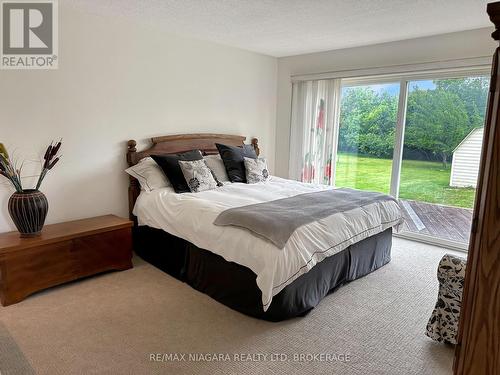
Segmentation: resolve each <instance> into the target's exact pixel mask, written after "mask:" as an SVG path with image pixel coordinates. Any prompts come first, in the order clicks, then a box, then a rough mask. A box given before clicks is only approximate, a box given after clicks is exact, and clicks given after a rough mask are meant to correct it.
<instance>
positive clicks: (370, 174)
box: [335, 153, 475, 208]
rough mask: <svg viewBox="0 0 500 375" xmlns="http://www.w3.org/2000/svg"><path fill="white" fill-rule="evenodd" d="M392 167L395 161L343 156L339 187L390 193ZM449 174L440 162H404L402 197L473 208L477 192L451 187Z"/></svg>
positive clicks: (339, 162)
mask: <svg viewBox="0 0 500 375" xmlns="http://www.w3.org/2000/svg"><path fill="white" fill-rule="evenodd" d="M391 168H392V160H388V159H377V158H372V157H364V156H357V155H355V154H346V153H340V154H339V155H338V164H337V174H336V178H335V181H336V185H337V186H345V187H352V188H356V189H361V190H373V191H380V192H384V193H389V187H390V181H391ZM450 171H451V165H448V166H447V167H444V166H443V164H442V163H439V162H429V161H417V160H404V161H403V164H402V167H401V186H400V189H399V197H400V198H405V199H413V200H418V201H422V202H428V203H439V204H444V205H447V206H456V207H466V208H472V207H473V204H474V195H475V189H473V188H453V187H450V186H449V183H450Z"/></svg>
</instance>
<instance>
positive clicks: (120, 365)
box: [0, 239, 453, 375]
mask: <svg viewBox="0 0 500 375" xmlns="http://www.w3.org/2000/svg"><path fill="white" fill-rule="evenodd" d="M445 252H447V251H445V250H443V249H440V248H436V247H432V246H427V245H422V244H418V243H415V242H410V241H406V240H402V239H395V244H394V249H393V260H392V262H391V263H390V264H389V265H387V266H385V267H383V268H382V269H380V270H378V271H376V272H375V273H373V274H371V275H368V276H367V277H364V278H362V279H360V280H357V281H354V282H352V283H351V284H349V285H346V286H344V287H342V288H340V289H339V290H338V291H337V292H336V293H334V294H332V295H330V296H328V297H326V298H325V299H324V300H323V301H322V303H321V304H320V305H319V306H318V307H316V309H314V310H313V311H312V312H311V313H310V314H309V315H308V316H306V317H305V318H297V319H293V320H290V321H286V322H282V323H269V322H263V321H259V320H256V319H253V318H249V317H247V316H244V315H241V314H239V313H237V312H235V311H232V310H230V309H229V308H226V307H225V306H223V305H221V304H219V303H217V302H215V301H213V300H212V299H211V298H209V297H207V296H205V295H204V294H201V293H199V292H197V291H195V290H193V289H191V288H190V287H189V286H187V285H186V284H183V283H181V282H179V281H177V280H175V279H173V278H171V277H170V276H168V275H166V274H164V273H163V272H161V271H159V270H157V269H155V268H154V267H152V266H150V265H149V264H147V263H144V262H142V261H139V260H137V261H136V262H135V264H136V267H135V268H134V269H132V270H128V271H124V272H117V273H109V274H105V275H101V276H97V277H93V278H89V279H86V280H83V281H79V282H75V283H72V284H69V285H66V286H62V287H58V288H53V289H51V290H49V291H46V292H42V293H38V294H36V295H34V296H32V297H30V298H28V299H27V300H25V301H23V302H21V303H19V304H17V305H13V306H9V307H5V308H2V307H0V322H2V323H3V324H4V325H5V326H6V327H7V329H8V331H9V332H10V334H11V335H12V337H13V338H14V339H15V341H16V343H17V345H18V347H19V348H20V350H21V351H22V352H23V354H24V356H25V357H26V358H27V359H28V361H29V362H30V364H31V366H32V367H33V368H34V369H35V371H36V372H37V373H39V374H50V375H57V374H89V373H105V374H155V373H158V374H216V373H220V374H267V373H272V374H432V375H439V374H450V373H451V366H452V359H453V348H451V347H449V346H445V345H442V344H438V343H435V342H433V341H431V340H430V339H429V338H427V337H426V336H424V330H425V325H426V322H427V319H428V317H429V314H430V313H431V311H432V309H433V306H434V303H435V298H436V293H437V281H436V277H435V271H436V267H437V264H438V261H439V259H440V258H441V256H442V255H443V254H444V253H445ZM153 353H164V354H167V355H168V354H175V353H179V355H178V356H177V358H176V357H175V356H174V355H172V356H170V357H168V356H163V357H161V356H160V359H163V360H164V361H163V362H153V361H151V360H150V355H151V354H153ZM181 353H182V354H185V355H186V358H185V360H184V361H183V360H182V358H181V355H180V354H181ZM190 353H191V354H192V355H195V354H200V353H201V354H203V355H205V354H207V353H216V354H219V355H222V357H219V359H220V361H208V360H209V359H214V358H213V357H212V356H204V357H203V358H201V359H203V360H198V361H193V360H191V361H189V357H188V355H189V354H190ZM238 354H251V355H253V357H243V356H239V358H238V357H237V356H236V355H238ZM272 354H275V356H274V357H272V358H271V355H272ZM301 354H302V355H310V356H312V355H315V354H316V358H314V359H313V360H310V359H311V358H310V357H309V358H306V359H307V361H297V359H298V358H297V357H295V356H299V355H301ZM320 354H322V355H323V358H321V357H318V355H320ZM326 355H328V357H326ZM345 355H348V356H349V357H348V359H349V360H348V361H346V360H344V361H338V360H335V359H336V358H337V359H338V358H340V359H342V357H343V356H345ZM198 359H200V358H198ZM251 359H253V361H250V360H251ZM303 359H304V358H303Z"/></svg>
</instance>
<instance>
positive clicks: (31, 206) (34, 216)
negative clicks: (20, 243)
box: [9, 189, 49, 237]
mask: <svg viewBox="0 0 500 375" xmlns="http://www.w3.org/2000/svg"><path fill="white" fill-rule="evenodd" d="M48 210H49V203H48V202H47V198H46V197H45V195H44V194H43V193H42V192H41V191H38V190H35V189H28V190H23V192H22V193H14V194H12V196H11V197H10V199H9V214H10V217H11V218H12V221H13V222H14V224H15V225H16V228H17V230H18V231H19V233H21V237H36V236H39V235H40V232H41V231H42V228H43V224H44V223H45V218H46V217H47V211H48Z"/></svg>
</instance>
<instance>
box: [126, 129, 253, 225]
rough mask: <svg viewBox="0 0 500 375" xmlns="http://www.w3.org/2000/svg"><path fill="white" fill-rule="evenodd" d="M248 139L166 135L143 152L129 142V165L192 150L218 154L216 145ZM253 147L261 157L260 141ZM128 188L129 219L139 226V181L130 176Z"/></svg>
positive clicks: (212, 135)
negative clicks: (149, 158)
mask: <svg viewBox="0 0 500 375" xmlns="http://www.w3.org/2000/svg"><path fill="white" fill-rule="evenodd" d="M245 140H246V137H244V136H241V135H230V134H212V133H206V134H205V133H198V134H177V135H165V136H161V137H153V138H151V143H152V145H151V146H150V147H149V148H147V149H146V150H143V151H137V149H136V146H137V142H136V141H135V140H133V139H131V140H130V141H128V142H127V163H128V166H129V167H131V166H133V165H136V164H137V163H138V162H139V161H140V160H141V159H143V158H145V157H148V156H150V155H161V154H176V153H179V152H186V151H191V150H200V151H201V152H202V153H203V154H204V155H213V154H217V153H218V150H217V147H216V146H215V144H216V143H221V144H224V145H229V146H242V145H243V144H244V143H245ZM251 145H252V146H253V148H254V150H255V153H256V154H257V155H259V153H260V149H259V141H258V139H257V138H252V141H251ZM129 181H130V183H129V188H128V207H129V217H130V219H131V220H133V221H134V225H137V220H136V218H135V216H134V214H133V213H132V210H133V209H134V205H135V201H136V200H137V197H138V196H139V193H140V192H141V187H140V185H139V181H137V179H135V178H134V177H132V176H129Z"/></svg>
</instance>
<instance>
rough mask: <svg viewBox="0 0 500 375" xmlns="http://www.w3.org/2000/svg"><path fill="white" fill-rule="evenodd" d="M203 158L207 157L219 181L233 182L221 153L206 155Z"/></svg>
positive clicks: (206, 159)
mask: <svg viewBox="0 0 500 375" xmlns="http://www.w3.org/2000/svg"><path fill="white" fill-rule="evenodd" d="M203 159H205V162H206V163H207V166H208V168H210V169H211V170H212V172H214V174H215V177H216V179H217V180H218V181H219V182H231V181H230V180H229V177H228V175H227V172H226V167H225V166H224V162H223V161H222V159H221V157H220V155H206V156H204V157H203Z"/></svg>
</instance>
